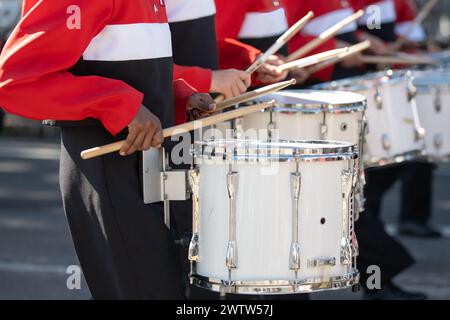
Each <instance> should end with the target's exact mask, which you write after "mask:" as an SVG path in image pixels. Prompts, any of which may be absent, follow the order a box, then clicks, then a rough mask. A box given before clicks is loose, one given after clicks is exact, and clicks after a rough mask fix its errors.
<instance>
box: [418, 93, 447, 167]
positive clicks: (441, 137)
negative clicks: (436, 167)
mask: <svg viewBox="0 0 450 320" xmlns="http://www.w3.org/2000/svg"><path fill="white" fill-rule="evenodd" d="M438 101H439V106H437V102H438ZM417 106H418V111H419V116H420V119H421V122H422V125H423V126H424V128H425V130H426V135H425V146H426V147H425V153H426V155H427V157H428V158H429V159H430V160H432V161H437V162H444V161H445V162H448V161H449V160H450V127H449V123H450V89H449V87H448V86H442V87H440V88H439V87H432V88H430V90H421V89H420V88H419V91H418V93H417Z"/></svg>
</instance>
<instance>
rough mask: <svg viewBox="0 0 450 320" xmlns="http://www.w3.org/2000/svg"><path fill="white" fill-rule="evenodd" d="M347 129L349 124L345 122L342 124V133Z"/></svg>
mask: <svg viewBox="0 0 450 320" xmlns="http://www.w3.org/2000/svg"><path fill="white" fill-rule="evenodd" d="M347 128H348V124H347V123H345V122H342V123H341V131H346V130H347Z"/></svg>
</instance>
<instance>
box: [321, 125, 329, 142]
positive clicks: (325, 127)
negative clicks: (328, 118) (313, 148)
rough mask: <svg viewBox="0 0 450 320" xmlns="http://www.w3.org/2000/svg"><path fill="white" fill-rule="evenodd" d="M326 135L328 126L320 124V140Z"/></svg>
mask: <svg viewBox="0 0 450 320" xmlns="http://www.w3.org/2000/svg"><path fill="white" fill-rule="evenodd" d="M327 133H328V125H327V124H326V123H322V124H320V138H321V139H325V137H326V135H327Z"/></svg>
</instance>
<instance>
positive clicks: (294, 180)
mask: <svg viewBox="0 0 450 320" xmlns="http://www.w3.org/2000/svg"><path fill="white" fill-rule="evenodd" d="M300 190H301V174H300V173H299V172H298V163H297V172H293V173H291V193H292V243H291V251H290V255H289V268H290V269H291V270H294V271H295V272H297V271H298V270H299V269H300V244H299V242H298V240H299V235H298V227H299V210H300V206H299V200H300Z"/></svg>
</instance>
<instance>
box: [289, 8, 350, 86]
mask: <svg viewBox="0 0 450 320" xmlns="http://www.w3.org/2000/svg"><path fill="white" fill-rule="evenodd" d="M284 4H285V6H286V11H287V16H288V22H289V26H292V25H294V24H295V23H296V22H297V21H298V20H299V19H301V18H302V17H304V16H305V15H306V14H307V13H308V12H309V11H312V12H314V18H313V19H312V20H311V21H309V22H308V23H307V24H306V25H305V27H304V28H303V29H302V30H301V31H300V32H299V33H298V34H297V35H296V36H294V38H293V39H292V40H291V41H290V42H289V52H290V53H292V52H295V51H296V50H297V49H299V48H300V47H302V46H304V45H305V44H306V43H308V42H310V41H311V40H313V39H315V38H317V37H318V36H319V35H320V34H321V33H322V32H324V31H326V30H327V29H329V28H331V27H332V26H334V25H335V24H337V23H338V22H339V21H341V20H343V19H345V18H347V17H349V16H351V15H352V14H353V13H354V11H353V8H352V7H351V5H350V4H349V2H348V1H341V0H331V1H326V2H325V1H306V0H304V1H298V0H284ZM356 30H357V24H356V23H352V24H349V25H348V26H347V27H345V28H343V29H342V30H341V31H340V32H339V33H338V34H337V35H336V37H333V38H331V39H329V40H327V41H325V43H324V44H322V45H321V46H319V47H318V48H316V49H314V50H313V51H311V52H310V53H309V54H310V55H312V54H316V53H320V52H324V51H327V50H332V49H336V48H337V41H336V40H341V41H344V42H348V43H351V44H354V43H356V42H357V40H356V36H355V31H356ZM335 73H337V74H341V73H342V70H341V68H340V66H339V65H334V66H330V67H327V68H325V69H323V70H321V71H319V72H317V73H315V74H313V75H312V76H311V78H312V79H313V81H314V80H316V81H317V80H320V81H330V80H334V79H336V78H337V76H336V74H335ZM339 77H341V76H339Z"/></svg>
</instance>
